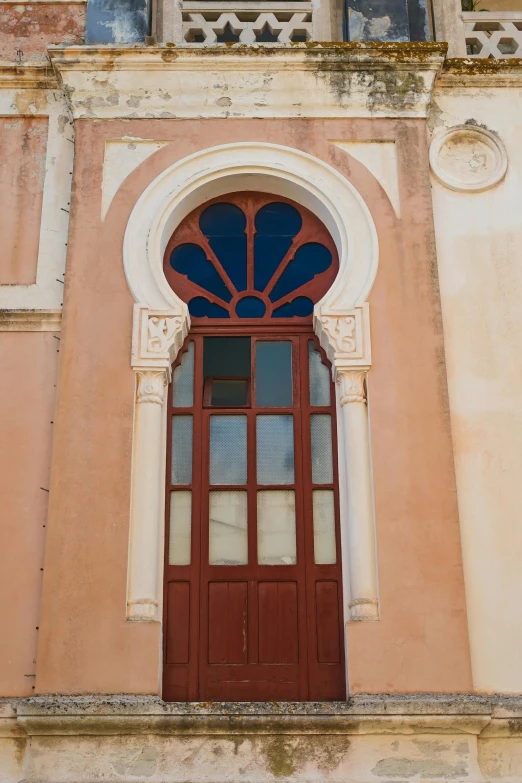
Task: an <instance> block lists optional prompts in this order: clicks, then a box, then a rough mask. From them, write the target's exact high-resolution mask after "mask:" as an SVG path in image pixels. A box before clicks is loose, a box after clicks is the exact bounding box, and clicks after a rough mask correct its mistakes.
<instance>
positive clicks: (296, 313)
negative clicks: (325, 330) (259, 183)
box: [164, 193, 339, 324]
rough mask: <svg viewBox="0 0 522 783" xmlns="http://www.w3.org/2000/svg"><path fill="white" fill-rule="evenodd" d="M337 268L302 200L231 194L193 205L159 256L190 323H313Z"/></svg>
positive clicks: (324, 234)
mask: <svg viewBox="0 0 522 783" xmlns="http://www.w3.org/2000/svg"><path fill="white" fill-rule="evenodd" d="M338 269H339V261H338V256H337V251H336V248H335V245H334V243H333V240H332V238H331V237H330V235H329V234H328V232H327V230H326V228H325V227H324V226H323V224H322V223H321V222H320V221H319V220H318V218H317V217H316V216H315V215H313V214H312V213H311V212H309V211H308V210H307V209H305V208H304V207H302V206H300V205H298V204H295V203H293V202H290V201H289V200H286V199H282V198H279V197H275V196H270V195H267V194H252V193H234V194H230V195H228V196H226V197H222V198H220V199H217V200H215V201H212V202H210V203H207V204H205V205H203V206H200V207H198V208H197V209H195V210H194V211H193V212H192V213H191V214H190V215H189V216H188V217H187V218H185V220H184V221H183V222H182V223H181V224H180V226H179V227H178V228H177V229H176V231H175V232H174V235H173V237H172V239H171V240H170V242H169V244H168V247H167V250H166V252H165V258H164V271H165V275H166V277H167V280H168V281H169V284H170V285H171V286H172V288H173V289H174V290H175V291H176V293H177V294H178V295H179V296H180V297H181V298H182V299H183V300H184V301H185V302H187V304H188V307H189V312H190V316H191V319H192V321H193V322H194V323H198V322H203V323H205V322H206V323H210V322H217V323H223V322H224V319H226V320H228V321H236V322H237V321H241V323H245V322H252V323H260V322H263V321H268V320H271V319H278V323H281V324H283V323H285V322H291V323H295V322H301V323H311V320H312V313H313V308H314V304H315V302H317V301H318V300H319V299H321V297H322V296H324V294H325V293H326V291H327V290H328V289H329V288H330V286H331V285H332V283H333V281H334V280H335V277H336V275H337V272H338Z"/></svg>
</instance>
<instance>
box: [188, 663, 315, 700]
mask: <svg viewBox="0 0 522 783" xmlns="http://www.w3.org/2000/svg"><path fill="white" fill-rule="evenodd" d="M299 676H300V671H299V665H298V664H295V665H293V666H281V665H275V666H274V665H270V664H267V665H259V664H258V665H250V666H241V667H239V666H209V668H208V673H207V682H206V687H205V690H204V692H203V693H202V694H201V698H202V699H203V700H205V699H209V700H214V701H271V700H277V699H280V700H286V701H298V700H299V699H302V693H301V689H300V685H299Z"/></svg>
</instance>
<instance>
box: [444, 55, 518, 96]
mask: <svg viewBox="0 0 522 783" xmlns="http://www.w3.org/2000/svg"><path fill="white" fill-rule="evenodd" d="M435 86H436V88H437V89H442V88H451V87H467V88H469V89H476V88H483V87H486V88H487V87H489V88H494V87H520V86H522V58H518V57H517V58H506V59H505V60H490V59H488V58H480V57H460V58H449V59H447V60H446V61H445V62H444V66H443V68H442V70H441V72H440V74H439V76H438V78H437V82H436V85H435Z"/></svg>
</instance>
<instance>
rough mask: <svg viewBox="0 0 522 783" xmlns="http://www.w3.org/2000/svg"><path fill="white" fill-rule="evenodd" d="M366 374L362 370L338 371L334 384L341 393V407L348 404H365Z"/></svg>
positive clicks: (365, 371) (365, 370) (364, 370)
mask: <svg viewBox="0 0 522 783" xmlns="http://www.w3.org/2000/svg"><path fill="white" fill-rule="evenodd" d="M366 374H367V369H363V370H359V369H357V370H340V371H339V372H337V377H336V382H337V383H338V384H339V388H340V392H341V399H340V402H341V406H342V405H347V404H348V403H349V402H364V403H365V402H366Z"/></svg>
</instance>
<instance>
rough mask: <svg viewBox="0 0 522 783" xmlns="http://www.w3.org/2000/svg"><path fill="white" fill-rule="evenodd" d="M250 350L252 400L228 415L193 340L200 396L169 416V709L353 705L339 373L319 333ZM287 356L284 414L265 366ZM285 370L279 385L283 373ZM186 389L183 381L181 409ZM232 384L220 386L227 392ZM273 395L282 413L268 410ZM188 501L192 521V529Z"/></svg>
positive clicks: (184, 364)
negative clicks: (347, 677) (345, 605)
mask: <svg viewBox="0 0 522 783" xmlns="http://www.w3.org/2000/svg"><path fill="white" fill-rule="evenodd" d="M241 337H242V339H243V340H244V341H245V342H246V343H248V345H249V351H248V353H249V360H250V377H248V376H247V377H246V378H245V377H243V378H240V379H238V381H237V382H238V384H239V385H241V384H243V392H244V397H243V398H241V399H240V403H241V404H239V405H234V404H227V405H224V406H222V405H221V404H220V396H219V395H220V393H221V392H220V388H219V384H220V382H221V379H220V378H219V377H218V378H216V377H212V378H210V381H209V379H208V378H206V379H205V377H204V358H203V354H204V351H205V349H206V345H205V340H206V339H207V345H208V338H205V336H204V335H203V334H200V333H197V332H195V333H194V334H193V335H191V337H190V338H189V340H188V342H187V344H186V346H185V349H186V351H185V353H184V354H183V355H182V357H181V359H180V364H179V365H178V366H179V367H180V370H183V372H184V373H187V372H193V373H194V384H193V400H192V404H191V405H190V407H188V406H185V407H178V406H177V405H173V406H172V407H171V410H170V415H169V423H170V426H169V443H170V444H172V448H173V449H174V452H173V451H172V449H171V450H170V454H169V460H168V461H169V465H168V473H169V486H168V492H167V530H166V536H167V547H166V553H167V557H166V566H165V568H166V580H165V621H166V634H165V666H164V698H165V699H167V700H202V701H204V700H216V701H263V700H277V699H279V700H333V699H343V698H344V697H345V685H344V650H343V638H342V598H341V596H342V587H341V566H340V563H341V556H340V538H339V522H338V516H339V515H338V491H337V462H336V452H337V449H336V438H335V412H334V408H333V405H332V401H333V399H334V396H333V395H334V392H333V387H332V384H331V381H330V378H329V368H328V367H327V366H326V360H325V358H324V356H323V355H322V353H321V351H320V349H319V347H318V345H317V341H316V338H315V337H314V336H313V334H311V330H309V329H306V331H305V332H304V333H299V332H298V333H296V334H285V335H283V336H282V335H281V334H269V333H263V334H258V335H249V336H241ZM241 337H240V339H241ZM237 338H238V335H237V333H236V335H235V339H236V340H237ZM210 339H212V338H210ZM224 340H225V341H226V340H227V338H224ZM222 345H225V346H226V342H223V343H222ZM233 347H234V346H233V345H232V348H233ZM278 350H279V355H280V357H281V355H282V357H283V360H284V358H285V355H286V358H287V360H288V367H287V378H286V382H285V380H284V381H283V385H286V388H285V389H283V396H284V395H286V399H284V400H283V402H286V403H287V404H278V400H277V394H275V395H274V390H273V386H274V385H276V386H277V384H278V383H280V381H281V378H280V377H271V368H270V361H268V363H267V362H266V356H267V355H268V358H270V356H269V355H270V353H271V352H274V351H275V352H277V351H278ZM263 352H264V355H265V359H264V362H263V363H262V365H264V366H261V367H259V366H258V364H259V362H258V361H257V360H258V358H259V357H260V356H261V357H263ZM312 363H313V367H312V366H311V364H312ZM192 364H193V369H192ZM276 369H278V370H279V373H280V374H281V362H279V365H278V366H277V368H276ZM272 372H273V368H272ZM263 373H266V374H267V376H268V377H265V378H263V377H262V375H263ZM311 376H312V377H311ZM178 377H181V373H179V372H178ZM288 379H289V380H288ZM325 379H326V380H325ZM176 381H177V375H176V369H175V370H174V383H173V390H171V394H170V399H171V400H172V395H173V394H174V403H175V402H176ZM216 381H217V385H216ZM235 381H236V379H233V378H230V377H227V378H226V379H224V383H225V384H231V386H233V385H234V383H235ZM182 383H185V385H186V381H182ZM212 384H215V385H216V388H217V397H216V396H214V399H213V398H212V388H209V385H210V387H211V386H212ZM271 384H272V390H270V385H271ZM318 384H319V385H321V384H322V390H320V391H322V394H323V399H319V401H317V400H314V399H311V396H312V397H313V395H314V394H315V396H316V397H317V389H316V387H317V386H318ZM267 390H268V391H267ZM225 392H226V389H225ZM235 393H236V392H235V390H232V395H233V394H235ZM267 393H268V395H269V397H270V393H272V400H270V399H268V402H270V403H275V404H269V405H266V404H263V402H266V397H267ZM325 395H327V399H325ZM178 396H179V395H178ZM274 397H275V398H276V399H275V400H274V399H273V398H274ZM225 400H226V396H225ZM314 402H315V403H316V404H313V403H314ZM317 402H319V403H322V404H317ZM213 403H214V404H213ZM232 403H234V399H233V397H232ZM188 421H189V422H190V424H191V425H192V428H193V438H192V475H191V476H190V477H189V476H188V473H187V470H188V465H187V460H189V459H190V451H189V449H188V448H187V443H184V442H183V439H184V438H186V437H187V436H186V434H185V433H186V432H188V430H189V428H188V427H187V422H188ZM176 450H177V454H176ZM184 474H185V475H184ZM188 478H190V482H189V481H188ZM173 480H174V482H175V483H170V482H171V481H173ZM184 482H186V483H184ZM189 494H190V496H191V508H190V512H189V513H190V518H187V519H185V522H183V521H182V519H183V515H184V513H186V508H187V499H188V495H189ZM184 509H185V512H184ZM314 517H315V518H314ZM171 520H172V522H171ZM180 520H181V525H182V526H183V524H184V525H185V531H187V530H188V529H189V528H190V542H189V541H188V536H187V534H186V533H185V540H184V541H183V538H182V537H181V536H182V534H181V535H180V532H179V526H180ZM176 547H177V550H176ZM180 552H181V553H182V555H183V553H184V555H185V559H186V562H185V563H184V564H183V563H181V562H180V556H179V555H180ZM181 559H182V558H181Z"/></svg>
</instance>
